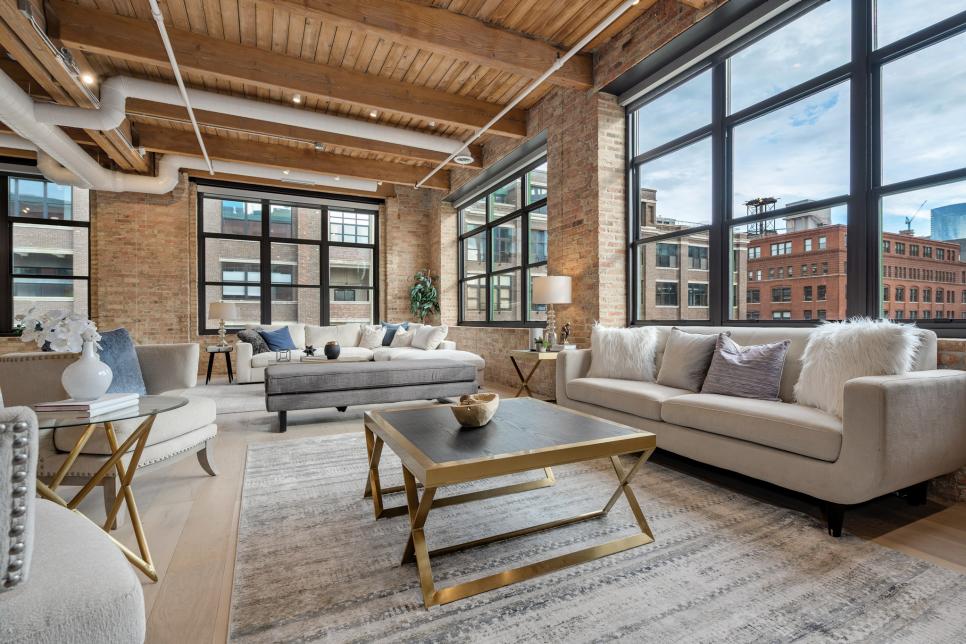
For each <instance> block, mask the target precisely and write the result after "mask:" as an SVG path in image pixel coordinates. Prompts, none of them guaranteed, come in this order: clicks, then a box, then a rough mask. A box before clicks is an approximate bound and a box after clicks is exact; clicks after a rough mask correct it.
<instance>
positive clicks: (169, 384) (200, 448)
mask: <svg viewBox="0 0 966 644" xmlns="http://www.w3.org/2000/svg"><path fill="white" fill-rule="evenodd" d="M135 350H136V351H137V356H138V363H139V364H140V366H141V375H142V376H143V378H144V384H145V387H146V388H147V392H148V394H169V395H178V396H185V397H186V398H187V399H188V404H187V405H185V406H184V407H181V408H179V409H176V410H173V411H170V412H165V413H163V414H159V415H158V417H157V419H156V420H155V422H154V425H153V426H152V428H151V434H150V436H149V438H148V442H147V445H146V446H145V448H144V452H143V454H142V455H141V461H140V468H145V467H152V466H154V465H156V464H157V465H160V464H162V463H166V462H169V461H170V460H172V459H174V458H175V457H180V456H185V455H188V454H196V455H197V458H198V462H199V464H200V465H201V467H202V469H203V470H204V471H205V472H206V473H208V474H209V475H211V476H214V475H215V474H216V473H217V472H216V470H215V464H214V463H215V461H214V454H213V441H214V438H215V435H216V434H217V431H218V430H217V425H216V424H215V414H216V410H215V403H214V401H213V400H211V399H209V398H205V397H203V396H199V395H197V393H196V391H197V390H195V391H192V388H193V387H194V386H195V385H196V384H197V382H198V354H199V346H198V345H197V344H196V343H184V344H154V345H141V346H137V347H135ZM75 360H77V354H73V353H51V352H39V351H38V352H31V353H11V354H7V355H5V356H2V357H0V393H2V395H3V402H4V404H6V405H7V406H12V405H24V406H30V405H34V404H36V403H38V402H45V401H50V400H61V399H64V398H67V392H65V391H64V388H63V386H62V385H61V383H60V377H61V374H62V373H63V372H64V368H65V367H67V365H69V364H71V363H72V362H74V361H75ZM142 420H143V419H137V418H135V419H132V420H123V421H119V422H116V423H114V429H115V431H116V432H117V437H118V441H119V442H123V441H124V440H125V438H127V437H128V436H129V435H130V434H131V432H133V431H134V430H135V429H137V427H138V425H139V424H140V423H141V421H142ZM83 431H84V427H83V426H80V427H72V428H64V429H61V430H58V431H57V432H52V431H50V430H46V431H42V432H41V433H40V459H39V465H38V470H37V476H38V477H39V478H40V479H42V480H45V479H48V478H50V477H52V476H53V475H54V474H55V473H56V472H57V470H58V469H59V468H60V466H61V465H62V464H63V462H64V460H65V459H66V458H67V455H68V453H69V452H70V450H71V448H72V447H73V446H74V444H76V442H77V439H78V438H79V436H80V434H81V433H82V432H83ZM132 449H133V448H132ZM110 453H111V449H110V445H108V443H107V437H106V434H105V433H104V432H101V431H98V432H95V433H94V435H93V436H91V438H90V440H89V441H88V443H87V445H86V446H85V447H84V449H83V450H82V452H81V455H80V456H79V457H78V458H77V460H76V461H75V462H74V464H73V465H72V466H71V469H70V471H69V472H68V473H67V476H66V478H65V479H64V484H66V485H76V484H78V483H83V482H86V480H87V479H88V478H89V477H90V476H91V475H93V474H94V473H95V472H96V471H97V470H98V469H99V468H100V467H101V465H102V464H103V463H104V461H105V458H106V455H108V454H110ZM128 460H129V459H127V458H125V461H124V462H125V465H127V461H128ZM115 474H116V473H115V472H114V470H111V471H110V473H109V474H108V476H107V477H105V478H104V480H103V482H102V485H103V489H104V505H105V509H106V510H108V511H109V510H110V507H111V505H112V504H113V502H114V497H115V496H116V495H117V489H118V481H117V477H116V476H115ZM123 514H124V513H120V514H119V515H118V517H119V518H121V517H123Z"/></svg>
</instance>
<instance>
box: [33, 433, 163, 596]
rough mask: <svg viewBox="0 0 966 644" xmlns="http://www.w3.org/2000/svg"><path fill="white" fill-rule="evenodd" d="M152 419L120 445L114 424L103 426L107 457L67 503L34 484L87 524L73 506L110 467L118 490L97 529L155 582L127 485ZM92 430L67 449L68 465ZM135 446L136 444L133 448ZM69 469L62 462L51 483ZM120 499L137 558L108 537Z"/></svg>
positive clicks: (152, 564)
mask: <svg viewBox="0 0 966 644" xmlns="http://www.w3.org/2000/svg"><path fill="white" fill-rule="evenodd" d="M155 418H156V416H155V415H151V416H148V417H147V418H145V419H144V421H143V422H142V423H141V424H140V425H138V428H137V429H135V430H134V431H133V432H132V433H131V435H130V436H128V437H127V438H126V439H125V440H124V443H123V444H121V445H118V443H117V435H116V434H115V432H114V425H113V424H112V423H105V425H104V431H105V432H107V441H108V444H109V445H110V447H111V455H110V457H108V459H107V461H106V462H105V463H104V464H103V465H102V466H101V467H100V469H98V470H97V472H96V473H95V474H94V476H92V477H91V478H90V479H89V480H88V481H87V483H85V484H84V487H82V488H81V490H80V491H79V492H78V493H77V494H76V495H74V497H73V498H72V499H71V500H70V501H65V500H64V499H63V498H62V497H61V496H60V495H59V494H57V492H55V489H56V486H53V487H48V486H47V485H45V484H44V483H42V482H41V481H37V493H38V494H40V495H41V496H42V497H44V498H45V499H47V500H49V501H53V502H54V503H57V504H58V505H62V506H64V507H65V508H67V509H69V510H72V511H74V512H76V513H77V514H79V515H80V516H83V517H84V518H85V519H87V520H88V521H90V519H89V518H88V517H86V516H85V515H84V514H82V513H81V512H79V511H78V510H77V506H78V505H79V504H80V503H81V501H83V500H84V498H85V497H86V496H87V495H88V494H89V493H90V492H91V490H93V489H94V488H95V487H97V485H98V484H99V483H100V482H101V481H102V480H103V479H104V477H105V476H107V474H108V472H110V471H111V469H112V468H114V470H115V473H116V475H117V477H118V481H119V482H120V484H121V485H120V490H119V492H118V495H117V497H115V499H114V505H113V506H112V507H111V511H110V512H109V513H108V516H107V521H106V522H105V524H104V525H103V526H101V527H102V529H103V530H104V531H105V532H106V533H107V536H108V537H109V538H110V539H111V541H113V542H114V544H115V545H117V547H118V548H120V549H121V552H123V553H124V556H125V557H127V559H128V561H130V562H131V564H132V565H133V566H134V567H135V568H137V569H138V570H140V571H141V572H143V573H144V574H145V576H147V577H148V578H149V579H151V581H157V580H158V573H157V570H155V568H154V562H153V561H152V560H151V551H150V549H149V548H148V542H147V537H145V535H144V526H143V525H142V523H141V516H140V514H139V512H138V509H137V504H136V503H135V501H134V491H133V489H132V488H131V483H132V481H133V480H134V474H135V473H136V472H137V469H138V464H139V463H140V462H141V454H142V453H143V452H144V448H145V446H146V445H147V441H148V436H149V435H150V433H151V428H152V427H153V426H154V419H155ZM92 427H94V425H88V427H87V429H86V430H85V431H84V434H82V435H81V439H80V440H78V445H79V447H78V445H75V446H74V449H72V450H71V454H70V455H68V460H69V461H70V464H73V461H74V460H75V459H76V458H77V456H78V455H79V454H80V450H81V448H83V445H84V444H85V443H86V442H87V440H88V439H89V438H90V434H91V431H92ZM135 443H137V444H136V445H135ZM132 445H135V447H134V452H133V453H132V454H131V460H130V462H129V463H128V466H127V468H125V467H124V464H123V463H122V462H121V459H122V458H123V457H124V455H125V454H126V453H127V451H128V450H129V449H131V446H132ZM75 452H76V453H75ZM71 456H73V458H71ZM65 466H66V467H65ZM69 467H70V465H69V464H68V463H67V462H66V461H65V464H64V465H62V466H61V469H60V470H58V472H57V474H56V475H55V476H54V479H53V480H54V482H56V483H57V484H59V483H60V481H61V480H63V475H64V474H66V473H67V471H68V470H69ZM61 470H63V474H62V473H61ZM122 500H123V501H124V503H125V505H127V511H128V516H129V517H130V518H131V526H132V527H133V529H134V537H135V538H136V539H137V542H138V550H139V551H140V555H138V554H136V553H134V552H133V551H132V550H131V549H130V548H128V547H127V546H125V545H124V544H122V543H121V542H120V541H118V540H117V539H115V538H114V537H113V536H112V535H111V534H110V527H111V526H112V525H113V524H114V519H115V518H117V513H118V512H119V511H120V508H121V502H122ZM91 523H93V521H91Z"/></svg>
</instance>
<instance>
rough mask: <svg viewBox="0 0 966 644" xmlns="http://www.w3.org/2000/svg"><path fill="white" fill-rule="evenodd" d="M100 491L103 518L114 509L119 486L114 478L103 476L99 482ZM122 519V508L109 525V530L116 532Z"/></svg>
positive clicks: (119, 489)
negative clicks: (102, 496)
mask: <svg viewBox="0 0 966 644" xmlns="http://www.w3.org/2000/svg"><path fill="white" fill-rule="evenodd" d="M101 489H102V490H103V492H104V516H105V518H106V517H107V515H109V514H110V513H111V508H112V507H114V499H116V498H117V495H118V493H119V492H120V491H121V486H120V485H118V480H117V477H116V476H105V477H104V480H103V481H101ZM123 519H124V511H123V508H122V509H121V511H120V512H118V513H117V516H115V517H114V523H113V524H112V525H111V530H117V527H118V526H119V525H121V523H122V522H123Z"/></svg>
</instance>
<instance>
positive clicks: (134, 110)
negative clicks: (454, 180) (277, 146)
mask: <svg viewBox="0 0 966 644" xmlns="http://www.w3.org/2000/svg"><path fill="white" fill-rule="evenodd" d="M127 112H128V114H131V115H134V116H146V117H150V118H156V119H164V120H167V121H175V122H179V123H188V122H189V121H188V114H187V112H186V111H185V109H184V108H183V107H181V106H180V105H168V104H166V103H155V102H153V101H146V100H143V99H139V98H135V99H129V100H128V102H127ZM195 118H196V119H197V120H198V123H199V124H200V125H207V126H210V127H217V128H222V129H226V130H233V131H236V132H244V133H248V134H262V135H265V136H275V137H279V138H283V139H294V140H297V141H303V142H318V143H321V144H323V145H325V146H337V147H341V148H348V149H351V150H357V151H360V152H375V153H379V154H391V155H393V156H398V157H405V158H409V159H414V160H418V161H426V162H429V163H434V164H435V163H439V162H440V161H443V160H445V159H446V157H447V156H448V155H447V154H446V153H444V152H434V151H432V150H424V149H422V148H415V147H412V146H409V145H400V144H397V143H386V142H385V141H375V140H372V139H363V138H359V137H355V136H348V135H345V134H336V133H333V132H320V131H319V130H312V129H309V128H304V127H296V126H293V125H286V124H284V123H272V122H269V121H259V120H255V119H250V118H244V117H241V116H235V115H233V114H220V113H218V112H208V111H206V110H197V109H196V110H195ZM470 152H471V154H472V155H473V159H474V160H473V163H472V164H469V165H466V166H461V165H458V164H451V167H461V168H475V169H480V168H482V167H483V165H482V159H483V151H482V148H481V147H480V146H478V145H472V146H470Z"/></svg>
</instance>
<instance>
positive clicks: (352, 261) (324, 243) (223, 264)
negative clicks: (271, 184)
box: [198, 184, 379, 334]
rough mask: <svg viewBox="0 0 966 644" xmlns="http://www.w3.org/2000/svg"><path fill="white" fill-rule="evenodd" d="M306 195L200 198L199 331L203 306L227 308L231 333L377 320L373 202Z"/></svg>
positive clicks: (202, 191) (214, 323)
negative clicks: (231, 311)
mask: <svg viewBox="0 0 966 644" xmlns="http://www.w3.org/2000/svg"><path fill="white" fill-rule="evenodd" d="M333 199H338V201H339V202H340V203H339V204H333V203H329V202H327V201H326V200H321V199H319V198H317V196H314V195H313V196H307V195H305V194H304V193H297V192H296V193H287V192H284V193H283V192H279V193H277V194H276V193H274V192H266V194H261V193H251V192H248V191H246V190H242V189H239V190H238V191H237V192H235V193H232V191H231V190H226V189H224V188H223V187H218V189H208V190H206V188H205V185H204V184H203V185H200V186H199V190H198V275H199V294H200V296H199V302H198V305H199V317H198V319H199V321H200V322H199V332H200V333H203V334H210V333H214V332H216V330H217V327H218V320H211V319H208V316H207V311H208V305H209V304H210V303H212V302H216V301H224V302H232V303H234V304H235V305H236V309H237V310H238V311H239V316H238V319H234V320H226V323H227V325H228V326H229V327H233V328H240V327H242V326H245V325H257V324H285V323H293V322H300V323H305V324H314V325H325V326H327V325H334V324H345V323H349V322H361V323H366V324H372V323H374V322H375V321H376V320H377V319H378V317H379V310H378V301H379V294H378V288H379V278H378V275H379V234H378V225H379V221H378V212H377V210H376V208H375V205H376V203H377V202H375V201H371V200H360V201H359V202H358V206H355V205H353V204H352V203H351V201H352V200H351V199H349V198H346V197H343V196H333Z"/></svg>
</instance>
